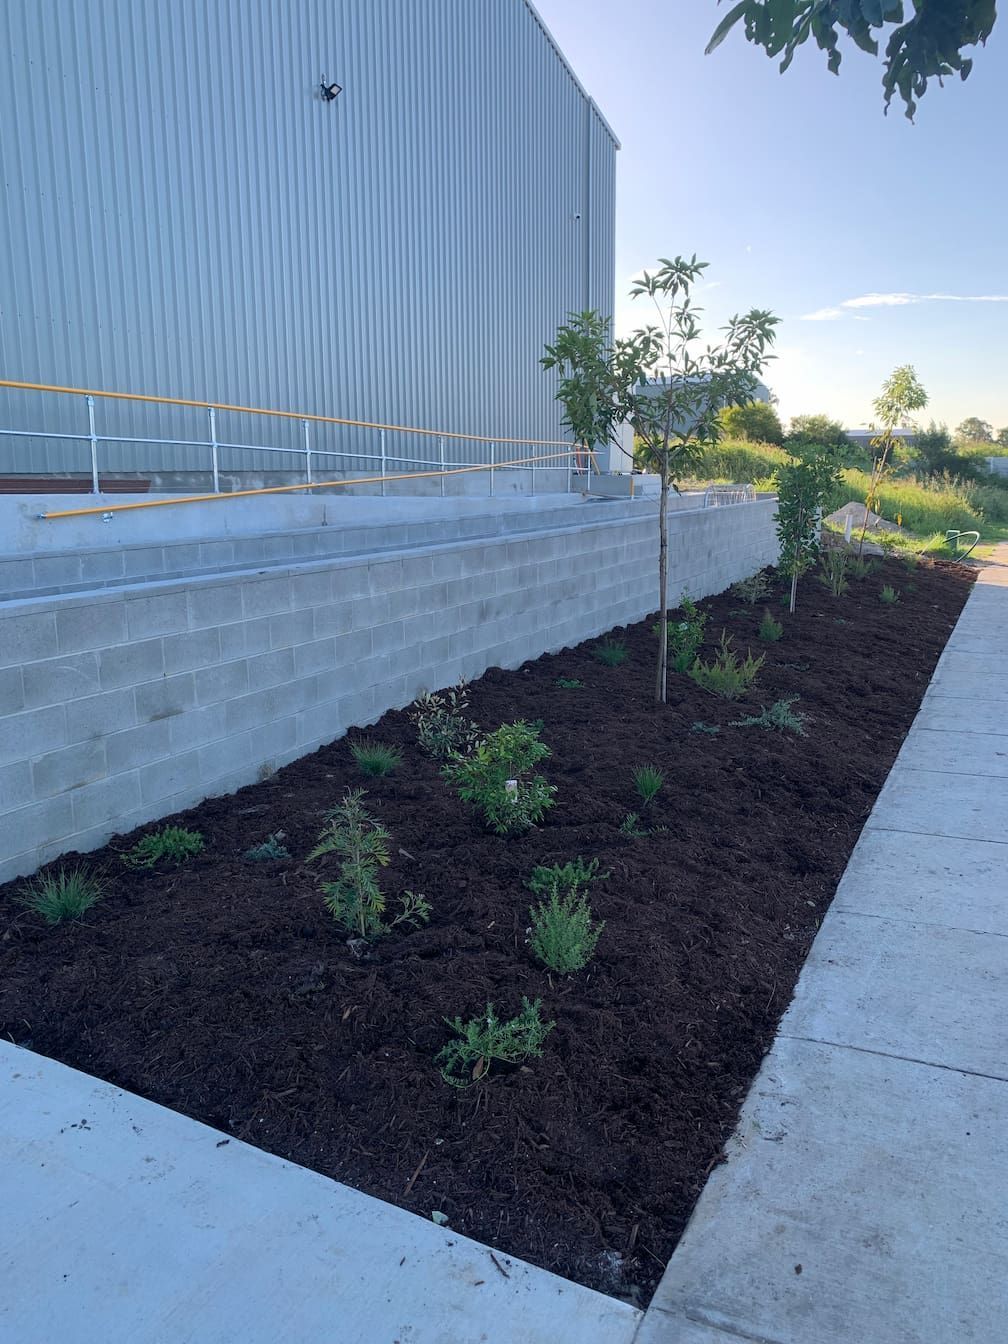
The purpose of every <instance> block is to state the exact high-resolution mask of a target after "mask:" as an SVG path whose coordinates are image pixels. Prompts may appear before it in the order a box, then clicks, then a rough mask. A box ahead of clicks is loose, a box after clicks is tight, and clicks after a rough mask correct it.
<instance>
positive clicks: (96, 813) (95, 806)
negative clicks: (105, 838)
mask: <svg viewBox="0 0 1008 1344" xmlns="http://www.w3.org/2000/svg"><path fill="white" fill-rule="evenodd" d="M70 798H71V801H72V803H73V820H74V830H75V831H87V830H89V829H91V828H92V827H95V826H106V827H108V830H109V832H111V833H114V832H119V833H122V832H125V831H128V830H130V829H132V819H131V818H132V814H133V813H134V812H135V811H136V810H137V808H138V807H139V806H140V802H141V798H140V785H139V781H138V779H137V772H136V771H133V770H131V771H130V772H129V773H128V774H125V775H116V776H115V777H114V778H112V779H103V780H100V781H99V782H98V783H97V784H89V785H88V786H87V787H86V788H83V789H77V790H76V791H75V792H74V793H72V794H71V795H70Z"/></svg>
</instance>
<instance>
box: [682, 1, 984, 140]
mask: <svg viewBox="0 0 1008 1344" xmlns="http://www.w3.org/2000/svg"><path fill="white" fill-rule="evenodd" d="M719 3H720V0H719ZM906 8H907V7H906V6H905V5H904V3H903V0H739V3H738V4H733V5H732V7H731V9H730V10H729V11H728V13H727V14H726V15H725V16H724V18H723V19H722V20H721V22H720V23H719V24H718V26H717V28H716V29H715V31H714V35H713V37H712V38H711V40H710V42H709V43H708V44H707V52H708V54H709V53H710V52H712V51H713V50H714V48H715V47H717V46H719V45H720V44H721V43H722V42H723V41H724V39H725V37H726V36H727V35H728V33H729V32H730V31H731V30H732V28H734V27H735V25H736V24H737V23H742V24H743V26H744V29H745V35H746V40H747V41H749V42H752V43H754V44H755V45H756V46H759V47H763V48H764V50H765V51H766V53H767V55H768V56H781V57H782V59H781V66H780V68H781V71H782V72H783V71H784V70H786V69H787V68H788V66H789V65H790V64H791V61H792V59H793V57H794V54H795V52H796V51H797V49H798V48H799V47H800V46H801V45H802V43H803V42H806V41H808V39H809V38H810V37H814V38H815V40H816V43H817V45H818V46H819V48H820V49H821V50H822V51H825V52H826V64H827V65H828V66H829V68H830V70H832V72H833V73H834V74H835V75H836V74H839V73H840V46H839V38H840V33H841V32H843V33H846V34H847V35H848V37H850V38H851V39H852V40H853V41H854V42H855V43H856V44H857V46H859V47H860V48H861V50H862V51H867V52H868V53H869V54H870V55H872V56H877V55H878V39H877V37H876V33H878V34H879V35H882V34H884V33H885V32H887V31H888V32H889V40H888V42H887V43H886V49H885V72H884V74H883V76H882V88H883V90H884V91H885V110H886V111H887V112H888V111H889V104H890V102H891V101H892V97H893V94H895V93H898V94H899V96H900V97H901V98H902V99H903V102H904V104H905V105H906V115H907V116H908V117H909V118H910V120H911V121H912V120H913V114H914V112H915V110H916V107H917V103H916V99H918V98H920V97H922V96H923V94H924V93H925V92H926V91H927V86H928V80H929V79H937V80H938V83H939V84H941V83H942V81H943V79H944V78H945V77H946V76H951V75H954V74H958V75H959V77H960V79H965V78H966V76H967V75H968V74H969V72H970V71H971V70H972V68H973V61H972V59H971V58H970V57H968V56H964V55H963V48H964V47H972V46H975V45H976V44H977V43H978V42H980V43H984V44H986V42H987V39H988V37H989V36H990V34H991V29H992V28H993V27H994V20H995V18H996V17H997V16H996V12H995V0H913V10H914V12H913V14H912V16H911V17H910V18H906V15H905V10H906ZM890 29H891V31H889V30H890Z"/></svg>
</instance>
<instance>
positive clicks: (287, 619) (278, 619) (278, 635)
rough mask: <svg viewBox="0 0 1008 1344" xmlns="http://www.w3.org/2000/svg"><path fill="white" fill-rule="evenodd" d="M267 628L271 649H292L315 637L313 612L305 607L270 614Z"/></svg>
mask: <svg viewBox="0 0 1008 1344" xmlns="http://www.w3.org/2000/svg"><path fill="white" fill-rule="evenodd" d="M269 630H270V648H271V649H293V648H295V647H296V646H297V645H298V644H307V643H308V641H309V640H311V639H313V638H314V637H315V620H314V613H313V611H312V609H311V608H309V607H306V608H304V609H302V610H301V611H288V612H284V613H282V614H281V615H279V616H271V617H270V621H269ZM250 652H251V650H250Z"/></svg>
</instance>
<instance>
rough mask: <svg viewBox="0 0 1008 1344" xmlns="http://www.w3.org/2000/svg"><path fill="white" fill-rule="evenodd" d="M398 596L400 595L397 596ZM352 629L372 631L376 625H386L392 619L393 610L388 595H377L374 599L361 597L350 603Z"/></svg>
mask: <svg viewBox="0 0 1008 1344" xmlns="http://www.w3.org/2000/svg"><path fill="white" fill-rule="evenodd" d="M396 596H398V594H396ZM349 607H350V616H351V628H352V629H354V630H370V629H371V628H372V626H375V625H385V624H386V623H387V622H388V621H390V620H391V619H392V617H391V615H390V614H389V613H390V611H391V609H392V603H391V599H390V595H389V594H388V593H375V594H374V596H372V597H359V598H355V599H354V601H352V602H351V603H349Z"/></svg>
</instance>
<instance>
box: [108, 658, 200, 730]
mask: <svg viewBox="0 0 1008 1344" xmlns="http://www.w3.org/2000/svg"><path fill="white" fill-rule="evenodd" d="M207 670H211V669H207ZM194 677H195V673H193V672H181V673H179V674H178V675H177V676H174V677H162V678H161V680H160V681H149V682H147V683H146V684H145V685H143V686H138V687H137V688H136V690H135V691H134V697H135V701H136V722H137V723H151V722H153V721H154V720H157V719H170V718H172V717H173V716H174V715H176V714H184V713H185V711H186V710H187V709H192V708H193V706H194V705H195V704H196V685H195V681H194ZM114 694H118V692H114Z"/></svg>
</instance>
